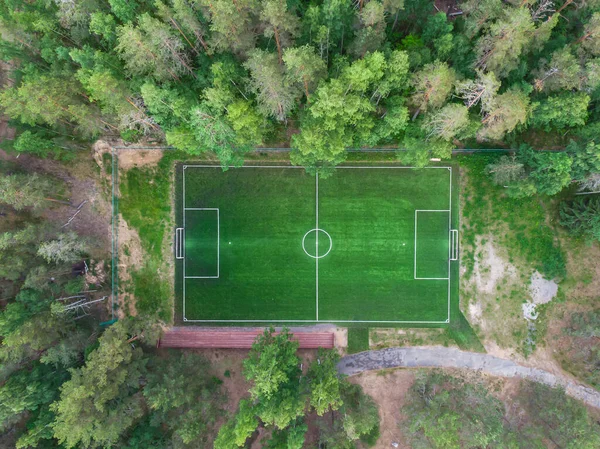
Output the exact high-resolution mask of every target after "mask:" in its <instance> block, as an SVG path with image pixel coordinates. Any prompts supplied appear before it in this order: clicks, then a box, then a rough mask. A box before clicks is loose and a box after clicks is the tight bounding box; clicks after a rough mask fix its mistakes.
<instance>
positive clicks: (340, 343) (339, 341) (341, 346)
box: [333, 327, 348, 355]
mask: <svg viewBox="0 0 600 449" xmlns="http://www.w3.org/2000/svg"><path fill="white" fill-rule="evenodd" d="M333 336H334V345H335V349H337V351H338V352H339V353H340V354H342V355H344V354H345V353H346V350H347V349H348V328H346V327H336V328H335V330H334V331H333Z"/></svg>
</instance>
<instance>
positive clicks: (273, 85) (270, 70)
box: [244, 49, 298, 121]
mask: <svg viewBox="0 0 600 449" xmlns="http://www.w3.org/2000/svg"><path fill="white" fill-rule="evenodd" d="M244 66H245V67H246V68H247V69H248V70H249V71H250V77H251V78H250V84H251V86H252V88H253V90H254V92H255V93H256V96H257V100H258V105H259V107H260V108H261V110H262V111H263V113H264V114H265V115H269V116H271V117H274V118H275V119H277V120H279V121H285V120H286V118H287V117H288V115H289V114H290V112H291V110H292V109H293V108H294V106H295V100H296V98H297V96H298V92H297V91H296V90H295V89H293V88H292V86H290V84H289V83H288V80H287V79H286V77H285V74H284V71H283V68H282V67H281V66H280V65H279V62H278V58H277V55H276V54H274V53H268V52H266V51H264V50H258V49H257V50H253V51H252V52H251V53H250V56H249V58H248V60H247V61H246V63H245V64H244Z"/></svg>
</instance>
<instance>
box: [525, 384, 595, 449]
mask: <svg viewBox="0 0 600 449" xmlns="http://www.w3.org/2000/svg"><path fill="white" fill-rule="evenodd" d="M520 393H521V397H522V398H523V399H522V401H521V403H522V404H523V407H524V408H525V410H526V411H527V412H528V414H529V416H530V418H531V419H532V421H533V423H534V424H535V426H536V429H535V430H533V429H532V433H534V434H535V436H536V437H537V438H539V439H546V438H550V439H551V440H552V441H554V442H555V443H554V444H556V445H557V446H560V447H565V448H572V449H575V448H582V449H592V448H595V447H598V445H600V432H599V431H598V428H597V425H596V423H595V422H593V421H592V420H591V419H590V417H589V416H588V412H587V409H586V408H585V406H584V405H583V404H581V403H580V402H578V401H576V400H575V399H573V398H570V397H568V396H567V395H566V394H565V392H564V390H562V389H554V388H550V387H548V386H546V385H543V384H540V383H536V382H524V383H523V384H522V387H521V391H520Z"/></svg>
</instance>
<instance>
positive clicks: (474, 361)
mask: <svg viewBox="0 0 600 449" xmlns="http://www.w3.org/2000/svg"><path fill="white" fill-rule="evenodd" d="M385 368H466V369H472V370H478V371H482V372H485V373H487V374H490V375H492V376H500V377H517V378H521V379H529V380H533V381H536V382H541V383H543V384H546V385H550V386H562V387H563V388H564V389H565V391H566V393H567V394H568V395H570V396H573V397H574V398H577V399H579V400H581V401H583V402H585V403H586V404H588V405H590V406H592V407H596V408H600V392H598V391H596V390H594V389H592V388H589V387H586V386H584V385H581V384H577V383H575V382H573V381H571V380H570V379H567V378H566V377H563V376H557V375H554V374H551V373H549V372H548V371H544V370H541V369H538V368H529V367H526V366H523V365H519V364H518V363H515V362H513V361H511V360H506V359H501V358H499V357H494V356H492V355H489V354H480V353H475V352H466V351H461V350H459V349H455V348H445V347H442V346H436V347H428V348H424V347H410V348H387V349H382V350H380V351H366V352H361V353H358V354H353V355H349V356H346V357H343V358H342V359H341V360H340V362H339V363H338V371H339V372H340V373H342V374H346V375H348V376H352V375H354V374H358V373H362V372H364V371H369V370H380V369H385Z"/></svg>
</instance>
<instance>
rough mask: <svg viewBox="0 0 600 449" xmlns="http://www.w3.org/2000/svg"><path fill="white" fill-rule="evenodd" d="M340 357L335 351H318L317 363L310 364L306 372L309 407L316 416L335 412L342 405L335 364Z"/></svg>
mask: <svg viewBox="0 0 600 449" xmlns="http://www.w3.org/2000/svg"><path fill="white" fill-rule="evenodd" d="M339 360H340V356H339V354H338V353H337V352H335V351H324V350H322V349H319V352H318V354H317V363H314V362H313V363H312V364H311V365H310V368H309V370H308V374H307V377H308V381H309V383H310V389H311V395H310V405H311V406H312V407H313V408H314V409H315V411H316V412H317V415H319V416H323V414H325V413H326V412H328V411H330V410H337V409H339V408H340V406H341V405H342V404H343V403H342V398H341V392H340V389H341V388H340V387H341V381H340V377H339V375H338V374H337V372H336V364H337V362H338V361H339Z"/></svg>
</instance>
